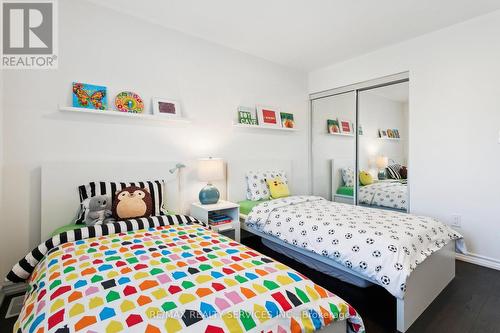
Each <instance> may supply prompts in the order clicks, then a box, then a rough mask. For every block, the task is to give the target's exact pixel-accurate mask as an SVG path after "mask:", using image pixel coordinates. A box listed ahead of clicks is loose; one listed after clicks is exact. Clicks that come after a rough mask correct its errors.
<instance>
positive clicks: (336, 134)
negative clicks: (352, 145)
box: [326, 132, 354, 137]
mask: <svg viewBox="0 0 500 333" xmlns="http://www.w3.org/2000/svg"><path fill="white" fill-rule="evenodd" d="M326 135H331V136H351V137H352V136H354V134H346V133H329V132H326Z"/></svg>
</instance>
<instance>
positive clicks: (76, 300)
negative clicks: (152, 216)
mask: <svg viewBox="0 0 500 333" xmlns="http://www.w3.org/2000/svg"><path fill="white" fill-rule="evenodd" d="M340 320H346V321H347V325H346V326H347V328H348V331H349V332H364V327H363V322H362V320H361V318H360V317H359V316H358V314H357V313H356V311H355V310H354V309H353V308H352V307H351V306H350V305H349V304H347V303H346V302H344V301H343V300H342V299H340V298H339V297H337V296H335V295H334V294H332V293H331V292H329V291H327V290H325V289H323V288H321V287H320V286H318V285H315V284H314V283H313V282H311V281H310V280H308V279H307V278H305V277H304V276H302V275H301V274H300V273H298V272H296V271H294V270H292V269H290V268H288V267H287V266H285V265H283V264H281V263H279V262H276V261H273V260H271V259H269V258H267V257H265V256H263V255H261V254H260V253H258V252H256V251H254V250H252V249H249V248H247V247H245V246H243V245H241V244H239V243H236V242H234V241H232V240H231V239H229V238H226V237H224V236H221V235H219V234H216V233H213V232H212V231H210V230H208V229H206V228H205V227H202V226H200V225H197V224H191V225H161V226H155V227H152V228H147V229H140V230H133V231H127V232H119V233H114V234H109V235H103V236H97V237H93V238H83V239H81V240H75V241H67V242H61V244H60V245H58V246H55V247H54V248H53V249H52V250H50V251H48V253H47V254H46V255H45V256H44V258H43V259H42V260H41V261H40V262H39V263H38V264H37V265H36V266H35V268H34V271H33V273H32V274H31V276H30V278H29V289H28V293H27V295H26V299H25V302H24V307H23V309H22V312H21V314H20V315H19V319H18V321H17V322H16V325H15V332H29V333H44V332H56V333H66V332H85V333H91V332H106V333H112V332H146V333H156V332H169V333H170V332H180V331H182V332H206V333H219V332H221V333H222V332H242V333H243V332H311V331H315V330H320V329H321V328H323V327H325V326H327V325H329V324H334V323H335V322H336V321H340Z"/></svg>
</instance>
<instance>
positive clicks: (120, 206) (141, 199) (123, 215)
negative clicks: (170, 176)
mask: <svg viewBox="0 0 500 333" xmlns="http://www.w3.org/2000/svg"><path fill="white" fill-rule="evenodd" d="M152 213H153V199H152V198H151V194H150V193H149V191H148V189H146V188H140V187H137V186H129V187H124V188H123V189H121V190H120V191H118V192H117V193H116V198H115V200H114V201H113V217H114V218H116V219H117V220H126V219H134V218H139V217H146V216H151V214H152Z"/></svg>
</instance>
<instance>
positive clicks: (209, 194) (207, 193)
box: [198, 184, 220, 205]
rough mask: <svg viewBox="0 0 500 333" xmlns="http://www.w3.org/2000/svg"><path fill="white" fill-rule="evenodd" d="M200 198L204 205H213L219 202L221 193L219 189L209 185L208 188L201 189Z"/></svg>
mask: <svg viewBox="0 0 500 333" xmlns="http://www.w3.org/2000/svg"><path fill="white" fill-rule="evenodd" d="M198 198H199V199H200V202H201V204H202V205H212V204H216V203H217V202H218V201H219V198H220V193H219V190H218V189H217V187H215V186H213V185H212V184H207V186H205V187H204V188H202V189H201V191H200V194H199V195H198Z"/></svg>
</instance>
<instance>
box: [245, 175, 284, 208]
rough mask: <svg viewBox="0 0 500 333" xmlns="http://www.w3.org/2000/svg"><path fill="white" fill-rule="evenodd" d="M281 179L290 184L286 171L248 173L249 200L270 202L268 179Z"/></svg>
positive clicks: (246, 176)
mask: <svg viewBox="0 0 500 333" xmlns="http://www.w3.org/2000/svg"><path fill="white" fill-rule="evenodd" d="M276 177H280V178H281V179H282V180H283V182H285V183H286V184H288V180H287V178H286V174H285V171H283V170H268V171H248V172H247V173H246V175H245V179H246V181H247V199H248V200H252V201H257V200H269V198H270V197H271V194H270V192H269V187H268V186H267V183H266V179H272V178H276Z"/></svg>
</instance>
